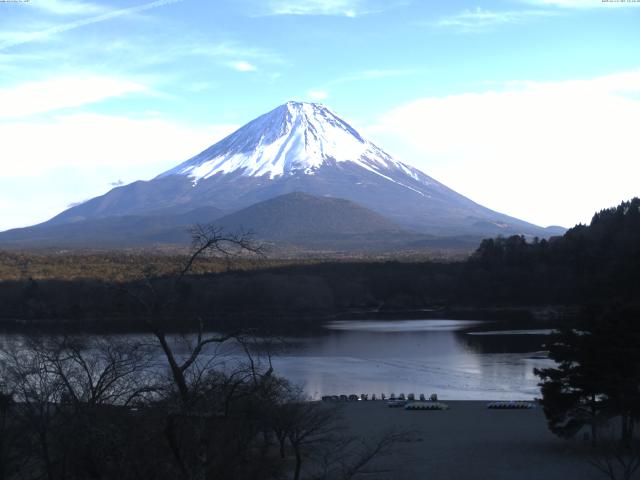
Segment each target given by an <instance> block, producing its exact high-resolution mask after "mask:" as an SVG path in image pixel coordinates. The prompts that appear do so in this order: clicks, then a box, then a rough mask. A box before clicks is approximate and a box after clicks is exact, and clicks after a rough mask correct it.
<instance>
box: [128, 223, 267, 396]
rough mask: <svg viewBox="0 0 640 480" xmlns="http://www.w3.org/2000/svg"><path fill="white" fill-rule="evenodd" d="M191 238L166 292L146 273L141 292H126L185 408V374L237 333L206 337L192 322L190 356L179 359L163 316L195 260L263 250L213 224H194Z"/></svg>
mask: <svg viewBox="0 0 640 480" xmlns="http://www.w3.org/2000/svg"><path fill="white" fill-rule="evenodd" d="M191 234H192V248H191V253H190V254H189V255H188V256H187V258H186V259H185V261H184V262H183V264H182V265H180V267H179V268H178V269H177V270H176V272H175V274H174V275H173V276H172V277H171V280H170V282H169V286H168V288H165V289H164V290H163V291H160V290H159V289H158V288H157V287H156V285H155V284H154V281H153V278H152V276H151V274H150V273H151V272H147V274H146V275H145V279H144V282H143V287H144V292H134V291H132V290H131V289H127V290H126V293H127V294H128V295H130V296H131V297H133V298H134V299H135V300H136V301H137V302H138V303H139V304H140V305H142V306H143V307H144V310H145V312H146V315H144V317H143V321H144V323H145V325H146V326H147V327H148V328H149V330H150V331H151V333H152V334H153V335H154V336H155V338H156V339H157V341H158V343H159V345H160V348H161V349H162V352H163V354H164V356H165V358H166V360H167V364H168V366H169V370H170V373H171V376H172V379H173V382H174V384H175V386H176V388H177V390H178V393H179V397H180V400H181V402H182V405H183V406H184V407H186V406H188V404H189V401H190V388H189V382H188V371H189V369H190V368H191V367H193V366H194V364H196V363H197V360H198V358H199V357H200V355H201V354H202V352H203V350H204V349H205V347H207V346H208V345H211V344H221V343H224V342H226V341H228V340H230V339H232V338H236V337H237V336H238V335H239V332H231V333H227V334H221V335H219V334H214V335H206V334H205V332H204V321H203V319H202V317H199V316H198V317H196V318H195V319H194V320H195V322H194V323H195V325H194V324H193V323H192V326H194V327H195V328H196V330H197V333H196V334H195V341H193V342H190V343H189V346H190V348H189V353H188V354H187V355H186V356H184V357H178V355H176V353H175V351H174V349H173V348H172V346H171V344H170V342H169V340H168V338H167V328H166V325H164V322H163V319H164V315H165V314H166V312H167V311H170V310H171V307H172V304H173V303H175V302H176V301H177V300H178V298H179V293H180V291H181V290H182V287H183V285H184V281H185V278H186V277H187V276H188V275H189V274H190V273H191V272H192V270H193V268H194V265H195V264H196V262H197V261H198V259H200V258H203V257H206V256H210V255H222V256H223V257H225V258H228V257H230V256H235V255H238V254H241V253H250V254H254V255H260V254H261V253H262V247H261V246H260V245H257V244H254V243H253V242H252V240H251V233H250V232H241V233H239V234H226V233H225V232H224V231H223V229H222V228H220V227H217V226H215V225H213V224H209V225H201V224H196V225H195V226H194V227H193V228H192V230H191Z"/></svg>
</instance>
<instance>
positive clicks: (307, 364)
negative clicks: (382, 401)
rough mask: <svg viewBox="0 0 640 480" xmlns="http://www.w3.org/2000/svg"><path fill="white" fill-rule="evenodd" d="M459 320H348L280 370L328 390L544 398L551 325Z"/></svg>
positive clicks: (288, 357)
mask: <svg viewBox="0 0 640 480" xmlns="http://www.w3.org/2000/svg"><path fill="white" fill-rule="evenodd" d="M482 326H483V323H482V322H473V321H460V320H407V321H397V320H395V321H389V322H386V321H345V322H333V323H331V324H329V325H327V332H326V334H325V335H321V336H315V337H312V338H304V339H298V340H297V341H296V342H295V343H294V344H293V346H292V347H291V348H290V349H289V351H288V352H286V353H285V354H284V355H281V356H279V357H278V358H275V359H274V362H273V363H274V367H275V369H276V371H277V372H279V373H280V374H281V375H283V376H285V377H287V378H289V379H291V380H293V381H294V382H297V383H300V384H301V385H303V386H304V389H305V391H306V392H307V393H308V394H309V395H310V396H312V397H314V398H319V397H320V396H322V395H340V394H350V393H355V394H361V393H368V394H369V395H371V394H372V393H376V395H377V396H379V395H380V394H381V393H385V394H386V395H387V396H388V395H389V394H390V393H395V394H396V395H398V394H399V393H405V395H406V394H407V393H414V394H416V396H418V395H419V394H420V393H424V394H425V395H426V396H429V395H430V394H431V393H437V394H438V397H439V398H441V399H456V400H471V399H476V400H505V399H532V398H534V397H536V396H537V397H539V396H540V391H539V388H538V387H537V385H536V384H537V382H538V378H537V377H536V376H535V375H534V374H533V369H534V367H544V366H549V365H552V363H553V362H551V361H550V360H548V359H547V358H545V357H546V353H545V352H544V351H542V350H543V346H542V345H543V343H544V340H545V338H546V335H547V334H548V333H550V330H531V329H527V330H511V331H510V330H495V331H491V330H489V331H487V330H483V331H478V332H475V331H469V329H474V327H475V328H478V327H479V328H482Z"/></svg>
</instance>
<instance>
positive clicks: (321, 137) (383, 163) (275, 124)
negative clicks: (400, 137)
mask: <svg viewBox="0 0 640 480" xmlns="http://www.w3.org/2000/svg"><path fill="white" fill-rule="evenodd" d="M333 162H353V163H355V164H357V165H359V166H361V167H363V168H365V169H367V170H369V171H371V172H373V173H377V174H379V175H382V176H385V177H386V176H387V175H385V171H387V170H390V169H391V170H395V169H401V170H404V171H405V173H408V174H410V175H411V176H413V177H414V178H417V177H418V175H417V172H416V171H413V169H412V168H411V167H409V166H407V165H404V164H402V163H401V162H397V161H395V160H394V159H393V158H391V156H389V155H388V154H387V153H385V152H384V151H383V150H381V149H380V148H378V147H376V146H375V145H374V144H372V143H371V142H368V141H367V140H365V139H364V138H363V137H362V136H361V135H360V134H359V133H358V132H357V131H356V130H355V129H354V128H353V127H351V125H349V124H348V123H347V122H345V121H344V120H342V119H341V118H340V117H338V116H337V115H336V114H335V113H334V112H333V111H331V110H330V109H329V108H327V107H326V106H324V105H321V104H318V103H306V102H293V101H290V102H287V103H285V104H284V105H280V106H279V107H277V108H275V109H274V110H272V111H270V112H268V113H266V114H264V115H261V116H260V117H258V118H256V119H255V120H253V121H251V122H249V123H247V124H246V125H245V126H243V127H242V128H240V129H238V130H237V131H235V132H234V133H232V134H231V135H229V136H228V137H226V138H224V139H223V140H221V141H220V142H218V143H216V144H215V145H213V146H211V147H209V148H208V149H206V150H205V151H203V152H202V153H200V154H198V155H196V156H195V157H193V158H190V159H189V160H187V161H186V162H184V163H182V164H180V165H178V166H177V167H175V168H173V169H171V170H169V171H167V172H165V173H163V174H161V175H160V176H159V177H165V176H168V175H176V174H178V175H187V176H188V177H190V178H191V179H192V180H193V181H194V182H198V181H200V180H202V179H206V178H209V177H211V176H213V175H215V174H217V173H232V172H239V173H241V174H242V175H246V176H253V177H260V176H263V175H268V177H269V178H270V179H273V178H275V177H278V176H281V175H290V174H293V173H296V172H301V171H302V172H304V173H305V174H310V175H312V174H313V173H314V172H315V171H316V170H317V169H318V168H319V167H321V166H322V165H325V164H331V163H333Z"/></svg>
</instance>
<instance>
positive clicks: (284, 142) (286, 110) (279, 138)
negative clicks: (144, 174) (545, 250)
mask: <svg viewBox="0 0 640 480" xmlns="http://www.w3.org/2000/svg"><path fill="white" fill-rule="evenodd" d="M292 192H303V193H306V194H308V195H312V196H316V197H323V198H329V197H330V198H335V199H345V200H349V201H351V202H354V203H356V204H358V205H359V206H361V207H364V208H366V209H369V210H372V211H373V212H376V213H377V214H379V215H382V216H384V217H386V218H387V219H388V220H389V221H391V222H392V223H394V224H396V225H397V226H399V227H401V228H402V229H407V230H411V231H414V232H416V233H419V234H427V235H435V236H459V235H465V236H474V237H476V236H477V237H487V236H496V235H512V234H524V235H531V236H533V235H537V236H540V237H548V236H549V235H550V234H551V233H556V230H553V231H551V230H545V229H543V228H541V227H538V226H536V225H533V224H530V223H527V222H524V221H522V220H519V219H516V218H513V217H510V216H507V215H504V214H501V213H498V212H495V211H492V210H490V209H488V208H485V207H483V206H482V205H479V204H477V203H475V202H473V201H472V200H470V199H468V198H466V197H464V196H463V195H460V194H458V193H457V192H455V191H453V190H451V189H449V188H448V187H446V186H445V185H443V184H441V183H439V182H437V181H436V180H434V179H433V178H431V177H429V176H428V175H426V174H424V173H423V172H421V171H419V170H417V169H416V168H414V167H412V166H410V165H408V164H405V163H402V162H399V161H397V160H395V159H393V158H392V157H391V156H390V155H388V154H387V153H385V152H384V151H383V150H382V149H380V148H379V147H377V146H376V145H374V144H373V143H371V142H369V141H367V140H366V139H364V138H363V137H362V136H361V135H360V134H359V133H358V132H357V131H356V130H355V129H354V128H353V127H351V126H350V125H349V124H348V123H346V122H345V121H344V120H342V119H340V118H339V117H338V116H337V115H336V114H335V113H334V112H332V111H331V110H329V109H328V108H326V107H324V106H322V105H319V104H312V103H300V102H288V103H286V104H284V105H281V106H279V107H277V108H276V109H274V110H272V111H271V112H268V113H266V114H264V115H262V116H260V117H258V118H256V119H255V120H253V121H251V122H249V123H248V124H246V125H245V126H244V127H242V128H240V129H238V130H237V131H236V132H234V133H232V134H231V135H229V136H228V137H226V138H224V139H223V140H221V141H220V142H218V143H216V144H214V145H212V146H211V147H209V148H207V149H206V150H204V151H202V152H201V153H199V154H198V155H196V156H194V157H192V158H191V159H189V160H187V161H186V162H183V163H181V164H179V165H178V166H176V167H175V168H172V169H170V170H168V171H166V172H164V173H161V174H160V175H158V176H157V177H155V178H153V179H152V180H149V181H138V182H134V183H132V184H129V185H125V186H121V187H117V188H114V189H113V190H111V191H109V192H108V193H106V194H105V195H102V196H99V197H96V198H93V199H91V200H89V201H87V202H85V203H83V204H81V205H78V206H75V207H73V208H70V209H68V210H66V211H64V212H62V213H60V214H59V215H57V216H55V217H54V218H52V219H51V220H49V221H48V222H45V223H43V224H41V225H39V226H36V227H34V228H36V229H42V228H44V229H48V228H49V227H51V226H56V225H57V226H60V227H62V226H63V225H70V224H73V223H77V222H80V223H82V222H85V221H88V220H92V221H96V220H99V219H109V218H115V217H122V216H137V217H148V216H168V217H175V216H176V215H177V216H179V215H181V214H186V213H187V212H192V211H194V210H197V209H201V208H217V209H220V210H222V211H224V212H227V213H232V212H235V211H238V210H241V209H244V208H247V207H249V206H251V205H253V204H256V203H259V202H264V201H266V200H269V199H272V198H275V197H278V196H281V195H285V194H288V193H292ZM341 205H342V207H344V206H345V205H347V204H341ZM302 220H303V219H300V220H299V221H302ZM271 221H276V219H275V218H271V219H269V220H268V221H265V224H264V226H265V227H266V224H267V223H269V222H271ZM116 223H117V222H116ZM307 226H310V225H309V224H307ZM105 228H106V227H105ZM63 230H64V229H61V230H59V232H62V231H63ZM292 231H293V230H292ZM29 232H30V234H31V233H33V232H34V230H29ZM23 233H24V232H23ZM116 234H117V233H114V235H116ZM16 235H18V234H17V232H13V233H12V238H14V239H15V238H16ZM3 238H6V236H5V235H2V234H0V243H1V242H3V241H4V240H3Z"/></svg>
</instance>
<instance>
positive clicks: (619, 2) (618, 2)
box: [521, 0, 639, 9]
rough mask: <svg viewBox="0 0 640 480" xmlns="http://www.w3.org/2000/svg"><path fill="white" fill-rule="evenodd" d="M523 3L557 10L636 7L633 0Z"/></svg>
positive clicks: (527, 1)
mask: <svg viewBox="0 0 640 480" xmlns="http://www.w3.org/2000/svg"><path fill="white" fill-rule="evenodd" d="M521 1H522V2H523V3H528V4H530V5H537V6H543V7H549V6H552V7H559V8H582V9H584V8H601V7H638V6H639V5H638V2H636V1H635V0H633V1H629V0H626V1H625V0H521Z"/></svg>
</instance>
